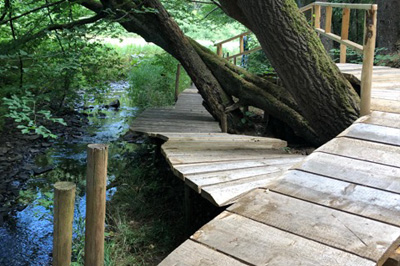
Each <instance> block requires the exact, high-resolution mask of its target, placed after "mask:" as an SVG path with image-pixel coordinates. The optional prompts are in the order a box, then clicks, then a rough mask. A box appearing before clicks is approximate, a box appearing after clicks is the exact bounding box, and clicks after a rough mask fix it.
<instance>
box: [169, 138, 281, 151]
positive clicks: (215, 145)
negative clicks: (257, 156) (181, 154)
mask: <svg viewBox="0 0 400 266" xmlns="http://www.w3.org/2000/svg"><path fill="white" fill-rule="evenodd" d="M285 144H286V143H285V142H284V141H281V142H278V141H274V142H255V143H254V142H246V141H243V142H241V141H235V142H223V141H222V142H219V141H213V142H211V141H210V142H207V141H205V142H200V141H197V142H193V141H188V142H178V141H171V142H167V143H166V144H164V145H163V149H165V150H199V151H203V150H225V151H226V150H230V151H231V152H238V151H240V150H251V149H255V150H259V151H260V152H261V151H265V150H270V149H281V148H284V147H286V145H285Z"/></svg>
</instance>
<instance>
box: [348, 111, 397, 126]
mask: <svg viewBox="0 0 400 266" xmlns="http://www.w3.org/2000/svg"><path fill="white" fill-rule="evenodd" d="M356 122H358V123H366V124H373V125H380V126H385V127H393V128H400V114H396V113H386V112H379V111H374V112H372V113H371V114H370V115H369V116H364V117H361V118H360V119H359V120H357V121H356Z"/></svg>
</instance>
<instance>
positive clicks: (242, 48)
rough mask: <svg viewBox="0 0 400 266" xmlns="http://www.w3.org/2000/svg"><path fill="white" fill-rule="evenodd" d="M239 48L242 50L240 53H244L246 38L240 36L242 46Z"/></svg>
mask: <svg viewBox="0 0 400 266" xmlns="http://www.w3.org/2000/svg"><path fill="white" fill-rule="evenodd" d="M239 48H240V53H243V52H244V36H243V35H242V36H240V44H239Z"/></svg>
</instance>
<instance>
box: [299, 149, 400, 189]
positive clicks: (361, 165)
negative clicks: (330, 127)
mask: <svg viewBox="0 0 400 266" xmlns="http://www.w3.org/2000/svg"><path fill="white" fill-rule="evenodd" d="M294 169H299V170H302V171H306V172H309V173H313V174H317V175H322V176H327V177H331V178H334V179H338V180H342V181H346V182H349V183H353V184H358V185H363V186H368V187H374V188H378V189H382V190H386V191H390V192H394V193H399V194H400V168H397V167H392V166H387V165H382V164H375V163H370V162H366V161H361V160H357V159H351V158H348V157H343V156H338V155H334V154H328V153H323V152H314V153H312V154H311V155H309V156H308V157H307V159H306V160H304V161H303V162H302V163H301V164H298V165H295V167H294Z"/></svg>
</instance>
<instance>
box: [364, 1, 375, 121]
mask: <svg viewBox="0 0 400 266" xmlns="http://www.w3.org/2000/svg"><path fill="white" fill-rule="evenodd" d="M377 10H378V6H377V5H373V6H372V9H371V10H367V16H366V19H365V27H366V31H365V39H364V60H363V67H362V73H361V110H360V114H361V116H363V115H368V114H370V112H371V87H372V69H373V66H374V56H375V44H376V22H377Z"/></svg>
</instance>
